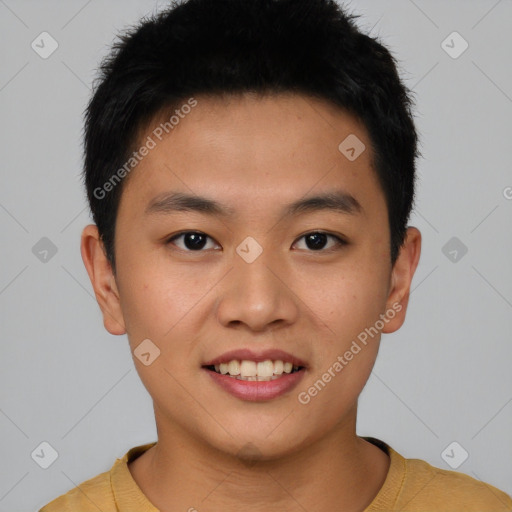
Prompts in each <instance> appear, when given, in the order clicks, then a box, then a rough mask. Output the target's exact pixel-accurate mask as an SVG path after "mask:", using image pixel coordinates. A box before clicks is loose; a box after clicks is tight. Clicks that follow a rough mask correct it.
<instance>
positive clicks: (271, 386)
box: [205, 368, 305, 402]
mask: <svg viewBox="0 0 512 512" xmlns="http://www.w3.org/2000/svg"><path fill="white" fill-rule="evenodd" d="M205 371H206V372H208V373H209V374H210V376H211V378H212V379H213V380H214V382H215V383H216V384H218V385H219V386H220V387H221V388H223V389H224V390H225V391H227V392H228V393H231V394H232V395H233V396H235V397H237V398H240V399H241V400H248V401H251V402H261V401H265V400H272V399H273V398H277V397H278V396H281V395H284V394H285V393H287V392H289V391H291V390H292V389H293V388H294V387H295V386H297V384H298V383H299V382H300V381H301V380H302V378H303V377H304V373H305V370H304V368H303V369H302V370H299V371H298V372H294V373H287V374H283V376H282V377H280V378H279V379H275V380H265V381H254V380H252V381H251V380H239V379H235V378H233V377H229V376H227V375H222V374H220V373H216V372H213V371H211V370H207V369H205Z"/></svg>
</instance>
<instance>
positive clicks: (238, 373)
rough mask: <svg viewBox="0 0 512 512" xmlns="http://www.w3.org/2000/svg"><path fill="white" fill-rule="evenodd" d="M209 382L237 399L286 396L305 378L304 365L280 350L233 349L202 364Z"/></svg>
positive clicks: (263, 399) (262, 398)
mask: <svg viewBox="0 0 512 512" xmlns="http://www.w3.org/2000/svg"><path fill="white" fill-rule="evenodd" d="M202 369H203V370H204V371H206V372H207V373H208V375H210V377H211V378H212V381H213V382H214V383H215V384H216V385H218V386H220V388H222V389H223V390H224V391H226V392H228V393H229V394H231V395H233V396H235V397H236V398H239V399H242V400H247V401H265V400H272V399H274V398H278V397H280V396H284V395H287V394H288V393H290V392H291V391H292V389H293V388H295V387H296V386H297V385H298V383H299V382H300V381H301V380H302V379H303V378H304V375H305V374H306V370H307V369H308V366H307V364H306V363H305V362H304V361H302V360H301V359H299V358H297V357H295V356H292V355H291V354H288V353H287V352H283V351H282V350H265V351H262V352H258V353H256V352H254V351H252V350H248V349H244V350H233V351H231V352H227V353H225V354H223V355H222V356H219V357H217V358H215V359H212V360H211V361H207V362H206V363H205V364H203V365H202Z"/></svg>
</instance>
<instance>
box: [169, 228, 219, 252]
mask: <svg viewBox="0 0 512 512" xmlns="http://www.w3.org/2000/svg"><path fill="white" fill-rule="evenodd" d="M180 238H181V239H183V242H182V246H180V245H178V244H176V243H175V240H178V239H180ZM208 239H210V240H211V238H210V237H209V236H208V235H206V234H204V233H201V232H200V231H184V232H183V233H178V234H177V235H174V236H173V237H172V238H170V239H169V240H167V243H168V244H169V243H171V242H172V243H173V244H174V245H176V246H177V247H179V248H180V249H182V250H184V251H196V252H197V251H201V250H202V249H204V248H205V246H206V245H207V241H208ZM209 248H211V247H209Z"/></svg>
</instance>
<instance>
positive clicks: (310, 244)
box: [299, 231, 347, 252]
mask: <svg viewBox="0 0 512 512" xmlns="http://www.w3.org/2000/svg"><path fill="white" fill-rule="evenodd" d="M301 239H304V240H305V244H306V248H307V249H309V250H310V251H317V252H320V251H322V252H328V251H330V250H335V249H336V248H339V247H341V246H343V245H347V243H346V242H345V240H343V239H341V238H340V237H338V236H336V235H331V234H330V233H323V232H322V231H312V232H311V233H307V234H305V235H303V236H302V237H301V238H300V239H299V240H301ZM329 239H332V240H334V243H333V244H331V246H330V247H328V248H327V249H325V246H326V244H327V242H328V240H329Z"/></svg>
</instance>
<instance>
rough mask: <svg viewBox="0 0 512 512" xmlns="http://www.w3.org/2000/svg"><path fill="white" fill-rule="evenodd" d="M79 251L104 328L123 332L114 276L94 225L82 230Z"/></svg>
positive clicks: (122, 321) (115, 332) (124, 330)
mask: <svg viewBox="0 0 512 512" xmlns="http://www.w3.org/2000/svg"><path fill="white" fill-rule="evenodd" d="M80 251H81V253H82V260H83V262H84V265H85V268H86V269H87V273H88V274H89V279H90V280H91V284H92V287H93V288H94V294H95V295H96V300H97V301H98V304H99V306H100V309H101V312H102V313H103V325H104V326H105V329H106V330H107V331H108V332H109V333H110V334H117V335H119V334H125V333H126V327H125V323H124V318H123V313H122V311H121V302H120V300H119V292H118V289H117V284H116V280H115V276H114V273H113V271H112V267H111V265H110V262H109V261H108V258H107V256H106V253H105V248H104V245H103V242H102V240H101V239H100V236H99V232H98V227H97V226H96V225H94V224H90V225H88V226H86V227H85V228H84V230H83V231H82V240H81V244H80Z"/></svg>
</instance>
